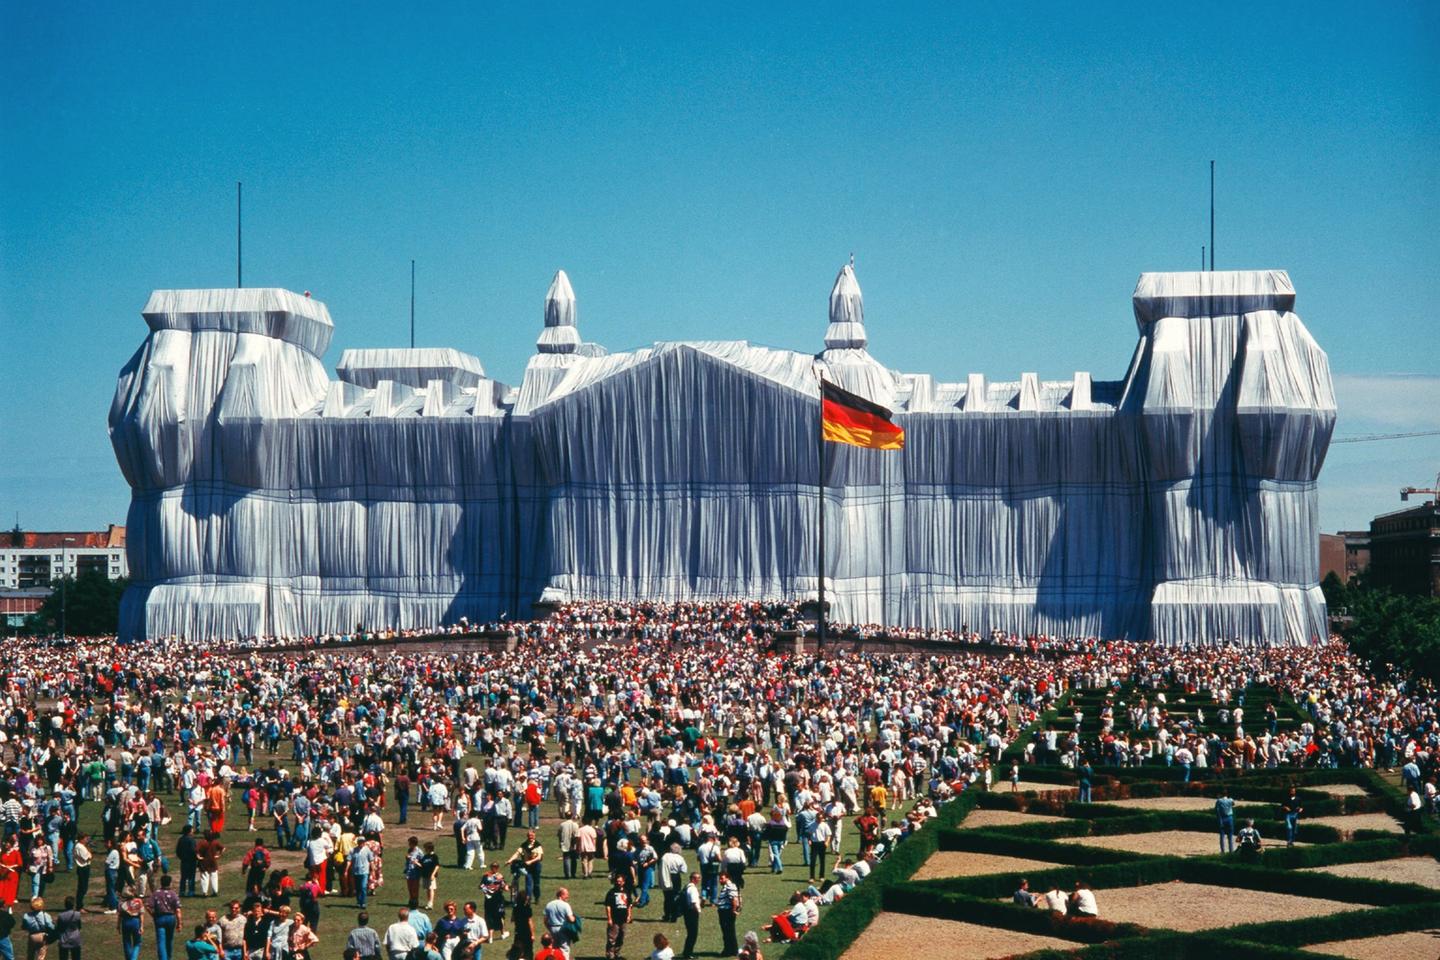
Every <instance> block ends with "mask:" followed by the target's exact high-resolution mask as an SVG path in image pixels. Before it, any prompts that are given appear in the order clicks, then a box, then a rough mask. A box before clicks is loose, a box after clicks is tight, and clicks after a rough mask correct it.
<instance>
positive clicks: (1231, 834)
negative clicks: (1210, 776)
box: [1215, 788, 1235, 853]
mask: <svg viewBox="0 0 1440 960" xmlns="http://www.w3.org/2000/svg"><path fill="white" fill-rule="evenodd" d="M1215 819H1216V820H1217V821H1218V822H1219V824H1220V852H1221V853H1231V852H1233V851H1234V850H1235V801H1234V800H1233V799H1231V797H1230V792H1229V791H1228V790H1225V789H1223V788H1222V789H1221V792H1220V796H1219V798H1218V799H1216V801H1215Z"/></svg>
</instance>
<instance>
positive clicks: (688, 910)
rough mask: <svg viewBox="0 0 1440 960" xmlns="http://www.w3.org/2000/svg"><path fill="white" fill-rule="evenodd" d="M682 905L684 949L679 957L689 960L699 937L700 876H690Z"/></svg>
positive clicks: (701, 901)
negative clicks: (683, 913)
mask: <svg viewBox="0 0 1440 960" xmlns="http://www.w3.org/2000/svg"><path fill="white" fill-rule="evenodd" d="M682 903H683V906H684V909H685V949H684V950H683V951H682V952H681V956H682V957H684V958H686V960H689V958H690V957H693V956H695V941H696V940H697V939H698V938H699V936H700V908H701V907H702V906H703V904H704V901H703V900H701V898H700V874H698V873H692V874H690V882H689V883H688V884H686V886H685V892H684V897H683V901H682Z"/></svg>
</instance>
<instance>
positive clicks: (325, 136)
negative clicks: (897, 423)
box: [0, 2, 1440, 529]
mask: <svg viewBox="0 0 1440 960" xmlns="http://www.w3.org/2000/svg"><path fill="white" fill-rule="evenodd" d="M884 6H885V7H886V10H885V12H884V13H883V14H881V13H879V12H877V10H876V8H875V6H874V5H868V6H864V7H847V6H839V5H825V6H822V7H807V8H798V7H797V8H790V9H785V10H776V9H774V7H773V5H766V6H761V7H747V6H745V5H724V6H723V7H715V8H712V9H704V10H687V11H684V12H680V11H677V10H676V9H675V5H669V4H666V5H656V6H638V5H614V4H611V5H605V6H599V5H596V6H584V7H577V8H569V9H554V10H552V11H550V12H540V13H537V12H534V11H530V10H524V11H521V10H513V9H512V10H495V9H483V10H482V9H479V8H478V6H477V5H469V4H446V5H437V7H436V8H435V9H432V10H428V11H419V10H411V9H409V8H402V5H396V4H386V5H369V4H363V3H346V4H326V3H312V4H279V3H248V4H230V5H223V6H222V5H219V4H185V5H179V4H175V5H171V4H165V3H156V4H148V5H146V6H145V7H144V9H143V14H142V13H140V12H139V9H138V8H135V7H133V6H130V5H122V4H118V3H91V4H70V5H63V6H62V5H57V4H41V3H19V2H16V3H8V4H0V325H3V339H0V344H3V346H0V405H3V407H0V409H3V411H4V412H3V417H0V423H3V440H4V446H5V449H6V451H7V454H8V455H7V456H6V458H5V462H4V464H3V466H0V521H3V522H4V523H5V524H7V525H8V524H9V523H10V522H11V521H12V519H13V517H14V514H15V513H16V512H17V511H18V513H19V515H20V520H21V522H22V523H23V524H24V525H25V526H27V527H30V528H56V527H97V526H102V525H103V524H105V523H107V522H119V521H123V517H124V514H125V508H126V505H127V503H128V490H127V488H126V487H125V484H124V482H123V480H122V479H121V477H120V474H119V471H118V470H117V468H116V467H115V464H114V459H113V457H112V455H111V453H110V448H109V441H108V438H107V436H106V433H105V416H106V412H107V409H108V404H109V399H110V395H111V393H112V391H113V387H114V377H115V374H116V372H117V371H118V370H119V368H120V366H121V365H122V364H123V363H124V362H125V360H126V359H127V358H128V357H129V356H130V354H131V353H133V352H134V350H135V349H136V347H137V346H139V344H140V343H141V341H142V339H143V337H144V333H145V328H144V325H143V323H142V321H141V319H140V316H139V311H140V308H141V306H142V305H143V304H144V302H145V299H146V296H147V295H148V293H149V291H150V290H151V289H153V288H157V287H207V286H228V285H230V284H232V283H233V282H234V220H233V217H234V183H235V181H236V180H243V181H245V196H246V213H245V221H246V233H245V251H246V256H245V278H246V283H247V285H255V286H261V285H264V286H272V285H273V286H285V287H289V288H292V289H296V290H307V289H308V290H312V291H314V292H315V295H316V296H317V297H318V298H320V299H322V300H324V301H325V302H326V303H327V304H328V305H329V307H330V310H331V313H332V315H333V316H334V318H335V322H336V337H335V342H334V344H333V345H332V347H331V350H330V353H329V355H327V357H326V360H327V362H328V363H329V364H330V365H331V366H333V364H334V362H335V361H336V360H337V359H338V357H339V351H340V350H341V349H343V348H345V347H350V346H388V345H397V346H398V345H403V344H404V342H405V339H406V337H407V335H408V334H407V325H408V277H409V261H410V258H411V257H414V258H415V259H416V260H417V261H418V262H419V265H418V275H419V298H418V299H419V303H418V322H419V331H420V332H419V337H418V341H419V343H420V344H421V345H445V346H454V347H458V348H460V349H463V350H466V351H468V352H471V353H474V354H476V355H477V356H479V357H480V358H481V360H482V361H483V362H484V363H485V365H486V368H487V370H488V371H489V372H490V373H491V374H492V375H495V376H497V377H499V378H500V379H502V380H506V381H508V382H511V383H514V382H517V381H518V379H519V376H520V372H521V370H522V369H523V366H524V363H525V360H526V359H527V358H528V357H529V355H530V354H531V352H532V351H533V349H534V348H533V344H534V340H535V335H536V331H537V329H538V327H539V325H540V316H541V309H540V308H541V300H542V297H543V294H544V291H545V287H546V285H547V283H548V281H549V278H550V275H551V273H552V272H553V271H554V270H555V268H557V267H562V266H563V267H564V268H566V269H567V271H569V273H570V276H571V278H572V280H573V281H574V284H575V288H576V293H577V296H578V298H579V301H580V324H581V330H582V332H583V334H584V335H585V337H586V339H590V340H596V341H599V342H601V343H604V344H606V345H607V346H609V347H610V348H611V349H624V348H627V347H632V346H636V345H640V344H643V343H648V342H650V341H653V340H657V339H680V338H699V337H748V338H750V339H753V340H755V341H758V342H762V343H768V344H773V345H777V346H786V347H793V348H797V349H804V350H815V349H819V347H820V341H821V337H822V335H823V333H824V329H825V299H826V295H827V294H828V291H829V286H830V282H831V280H832V279H833V277H834V274H835V271H836V269H837V268H838V267H839V265H840V264H841V263H842V262H843V261H844V260H845V258H846V257H847V256H848V255H849V253H850V252H851V251H854V253H855V257H856V264H857V270H858V272H859V276H860V281H861V284H862V285H863V287H864V290H865V295H866V316H867V321H868V326H869V331H870V337H871V349H872V351H873V352H874V353H875V354H876V355H877V356H879V357H880V358H881V359H882V360H884V361H885V362H886V363H888V364H889V365H891V366H894V367H897V368H901V369H906V370H916V371H925V372H931V373H934V374H937V375H939V376H942V377H944V378H946V379H964V376H965V374H966V373H968V372H970V371H977V372H984V373H986V374H988V375H990V376H991V377H992V378H997V379H1013V378H1015V377H1016V376H1017V375H1018V374H1019V373H1020V372H1022V371H1031V370H1033V371H1037V372H1039V373H1040V374H1041V376H1043V377H1050V378H1061V377H1068V376H1069V375H1070V373H1071V372H1072V371H1074V370H1077V369H1085V370H1090V371H1092V372H1093V373H1094V374H1095V375H1096V377H1097V378H1102V379H1117V378H1119V377H1121V376H1123V373H1124V369H1125V365H1126V362H1127V361H1128V359H1129V356H1130V353H1131V351H1132V349H1133V346H1134V340H1135V328H1134V323H1133V319H1132V316H1131V313H1130V307H1129V295H1130V292H1131V290H1132V289H1133V287H1134V283H1135V278H1136V276H1137V275H1138V274H1139V273H1140V272H1141V271H1142V270H1176V269H1194V268H1195V267H1197V266H1198V264H1199V259H1200V246H1201V244H1202V243H1205V242H1206V240H1207V219H1206V218H1207V194H1206V191H1207V175H1208V173H1207V170H1208V168H1207V163H1208V160H1209V159H1210V158H1212V157H1213V158H1215V159H1216V160H1217V161H1218V163H1219V182H1220V191H1219V198H1218V202H1217V207H1218V221H1219V225H1218V246H1219V256H1218V261H1217V265H1218V266H1219V267H1220V268H1221V269H1234V268H1248V267H1281V268H1285V269H1288V270H1289V271H1290V273H1291V276H1292V278H1293V279H1294V282H1295V285H1296V288H1297V290H1298V293H1299V301H1298V307H1297V309H1298V312H1299V313H1300V314H1301V316H1302V317H1303V318H1304V320H1305V322H1306V324H1307V325H1308V327H1309V328H1310V330H1311V332H1312V333H1313V334H1314V336H1315V337H1316V339H1317V340H1318V341H1319V342H1320V344H1321V345H1322V346H1323V347H1324V348H1325V349H1326V350H1327V351H1328V353H1329V355H1330V359H1331V364H1332V368H1333V370H1334V372H1335V374H1336V376H1337V388H1338V391H1339V395H1340V401H1341V407H1342V409H1341V421H1340V425H1339V428H1338V433H1340V434H1341V435H1345V434H1355V433H1370V432H1382V431H1383V432H1390V431H1399V430H1412V429H1424V428H1427V427H1428V428H1432V429H1433V428H1440V379H1437V377H1436V373H1437V370H1436V357H1437V355H1440V348H1437V346H1436V337H1435V335H1436V332H1437V330H1440V323H1437V318H1436V315H1435V304H1436V303H1437V301H1440V268H1437V263H1440V231H1437V230H1436V228H1435V224H1436V223H1440V176H1437V174H1440V119H1437V117H1440V110H1437V107H1440V7H1436V6H1434V5H1422V4H1396V5H1363V6H1362V5H1329V4H1315V3H1305V4H1293V5H1273V6H1272V5H1263V6H1256V5H1250V4H1243V5H1239V4H1237V5H1226V4H1216V5H1210V6H1199V7H1195V6H1193V5H1192V8H1191V9H1184V10H1181V9H1178V8H1175V9H1170V10H1163V9H1160V7H1161V5H1148V6H1143V7H1134V8H1129V9H1121V8H1119V7H1118V6H1116V7H1114V8H1111V6H1110V5H1058V4H1054V5H1051V4H1041V5H1035V6H1032V7H1030V8H1029V9H1028V10H1027V11H1025V12H1014V11H1012V10H1010V9H1008V6H1009V5H996V8H995V9H993V10H992V9H966V8H964V7H961V6H959V5H948V4H947V5H937V6H903V7H893V6H890V5H884ZM1097 6H1098V7H1099V9H1098V10H1097V9H1096V7H1097ZM1437 469H1440V438H1428V439H1424V440H1411V441H1401V442H1390V443H1374V444H1355V445H1350V446H1342V447H1336V448H1334V449H1333V450H1332V452H1331V456H1330V459H1329V463H1328V464H1327V467H1326V470H1325V472H1324V474H1323V475H1322V478H1321V487H1322V495H1321V496H1322V522H1323V523H1324V525H1325V526H1326V527H1327V528H1332V529H1333V528H1337V527H1349V526H1355V525H1359V524H1363V523H1364V522H1366V521H1367V520H1368V518H1369V517H1370V516H1371V515H1372V514H1373V513H1376V512H1379V511H1382V510H1387V509H1392V508H1394V507H1398V506H1399V503H1398V500H1397V497H1396V495H1395V491H1396V488H1398V487H1400V486H1401V485H1404V484H1411V483H1415V484H1418V483H1421V482H1422V481H1426V480H1428V479H1429V478H1432V477H1433V476H1434V474H1435V472H1436V470H1437Z"/></svg>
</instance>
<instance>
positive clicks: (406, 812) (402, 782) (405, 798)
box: [395, 767, 410, 827]
mask: <svg viewBox="0 0 1440 960" xmlns="http://www.w3.org/2000/svg"><path fill="white" fill-rule="evenodd" d="M395 807H396V809H398V810H399V811H400V826H402V827H403V826H405V824H406V823H407V822H408V821H409V819H410V774H409V773H408V772H406V770H405V768H403V767H402V768H401V769H400V772H399V773H398V774H396V775H395Z"/></svg>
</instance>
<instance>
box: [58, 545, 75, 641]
mask: <svg viewBox="0 0 1440 960" xmlns="http://www.w3.org/2000/svg"><path fill="white" fill-rule="evenodd" d="M74 542H75V538H74V537H66V538H65V539H64V540H62V541H61V542H60V642H61V643H64V642H65V579H66V576H65V568H66V566H68V561H69V549H68V546H67V545H68V544H72V543H74Z"/></svg>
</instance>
